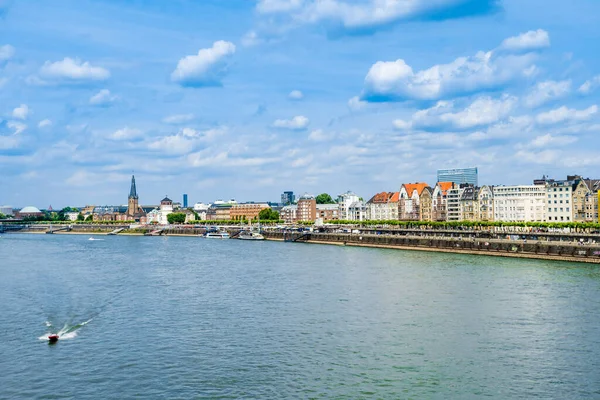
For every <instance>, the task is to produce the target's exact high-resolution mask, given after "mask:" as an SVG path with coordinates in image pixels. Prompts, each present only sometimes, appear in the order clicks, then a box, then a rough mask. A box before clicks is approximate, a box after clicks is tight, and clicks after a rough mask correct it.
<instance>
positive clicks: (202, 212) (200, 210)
mask: <svg viewBox="0 0 600 400" xmlns="http://www.w3.org/2000/svg"><path fill="white" fill-rule="evenodd" d="M210 206H211V205H210V204H204V203H196V204H194V211H196V214H198V219H199V220H200V221H206V219H207V218H206V214H207V213H208V209H209V207H210Z"/></svg>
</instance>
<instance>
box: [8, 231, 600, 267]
mask: <svg viewBox="0 0 600 400" xmlns="http://www.w3.org/2000/svg"><path fill="white" fill-rule="evenodd" d="M11 233H18V234H34V235H40V234H45V233H46V232H43V231H41V232H40V231H27V232H24V231H18V232H11ZM108 233H109V232H73V231H70V232H66V231H62V232H56V233H53V235H79V236H85V235H88V236H108ZM116 236H145V235H144V234H143V233H138V232H135V233H126V232H122V233H119V234H118V235H116ZM160 236H167V237H168V236H175V237H198V238H199V237H201V236H200V235H198V234H185V233H169V234H165V235H160ZM265 239H266V240H268V241H271V242H284V239H283V238H279V237H266V238H265ZM298 243H305V244H320V245H330V246H351V247H367V248H374V249H391V250H401V251H425V252H430V253H431V252H433V253H454V254H468V255H475V256H489V257H505V258H521V259H528V260H546V261H563V262H575V263H585V264H600V258H589V257H575V256H562V255H551V254H539V253H538V254H536V253H527V252H516V253H511V252H507V251H482V250H472V249H453V248H439V247H425V246H405V245H398V244H392V245H389V244H377V243H356V242H349V241H346V242H342V241H340V242H336V241H324V240H315V239H310V240H305V241H299V242H298Z"/></svg>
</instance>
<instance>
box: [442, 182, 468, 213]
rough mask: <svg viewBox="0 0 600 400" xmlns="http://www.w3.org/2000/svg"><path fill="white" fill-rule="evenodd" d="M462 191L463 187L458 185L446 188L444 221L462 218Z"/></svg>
mask: <svg viewBox="0 0 600 400" xmlns="http://www.w3.org/2000/svg"><path fill="white" fill-rule="evenodd" d="M464 191H465V189H464V187H459V186H454V187H452V188H450V189H448V191H447V193H448V195H447V196H446V221H462V220H463V215H462V208H461V204H460V199H461V197H462V195H463V192H464Z"/></svg>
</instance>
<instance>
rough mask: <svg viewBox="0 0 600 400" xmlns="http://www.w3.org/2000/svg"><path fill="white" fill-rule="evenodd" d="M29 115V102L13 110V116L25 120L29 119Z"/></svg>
mask: <svg viewBox="0 0 600 400" xmlns="http://www.w3.org/2000/svg"><path fill="white" fill-rule="evenodd" d="M27 115H29V107H27V104H21V105H20V106H19V107H17V108H15V109H14V110H13V112H12V116H13V118H17V119H21V120H25V119H27Z"/></svg>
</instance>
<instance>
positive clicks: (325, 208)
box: [316, 204, 339, 222]
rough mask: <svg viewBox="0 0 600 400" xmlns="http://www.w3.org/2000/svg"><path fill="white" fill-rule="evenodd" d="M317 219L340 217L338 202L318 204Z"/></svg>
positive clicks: (325, 220) (324, 220)
mask: <svg viewBox="0 0 600 400" xmlns="http://www.w3.org/2000/svg"><path fill="white" fill-rule="evenodd" d="M316 212H317V219H320V220H321V221H323V222H327V221H331V220H334V219H339V207H338V205H337V204H317V210H316Z"/></svg>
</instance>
